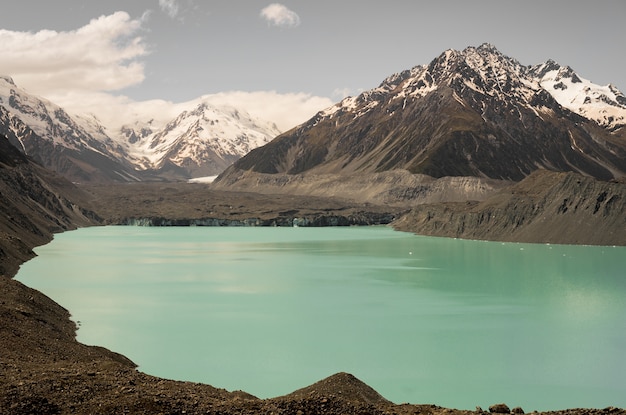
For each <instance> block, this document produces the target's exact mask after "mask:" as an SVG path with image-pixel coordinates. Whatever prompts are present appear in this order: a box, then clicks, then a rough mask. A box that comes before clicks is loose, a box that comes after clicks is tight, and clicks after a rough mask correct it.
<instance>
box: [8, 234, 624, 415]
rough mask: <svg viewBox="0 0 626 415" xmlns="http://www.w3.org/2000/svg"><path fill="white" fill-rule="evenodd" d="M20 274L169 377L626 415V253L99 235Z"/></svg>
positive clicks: (97, 337) (394, 239) (254, 389)
mask: <svg viewBox="0 0 626 415" xmlns="http://www.w3.org/2000/svg"><path fill="white" fill-rule="evenodd" d="M36 252H37V254H38V257H37V258H35V259H33V260H31V261H29V262H27V263H26V264H24V265H23V266H22V268H21V270H20V272H19V274H18V275H17V279H18V280H19V281H21V282H23V283H25V284H26V285H28V286H31V287H33V288H36V289H37V290H40V291H42V292H43V293H45V294H47V295H48V296H50V297H51V298H52V299H54V300H55V301H57V302H58V303H60V304H61V305H63V306H64V307H66V308H67V309H68V310H70V312H71V313H72V316H73V317H72V318H73V319H74V321H77V322H80V323H79V325H80V328H79V330H78V340H79V341H81V342H83V343H86V344H95V345H100V346H104V347H107V348H109V349H111V350H114V351H116V352H119V353H122V354H124V355H126V356H127V357H129V358H130V359H132V360H133V361H134V362H135V363H137V364H138V365H139V369H140V370H142V371H144V372H146V373H149V374H152V375H156V376H160V377H164V378H170V379H178V380H187V381H195V382H203V383H208V384H211V385H213V386H215V387H220V388H226V389H228V390H238V389H241V390H245V391H247V392H249V393H252V394H254V395H256V396H258V397H261V398H268V397H274V396H279V395H284V394H287V393H290V392H292V391H294V390H296V389H299V388H301V387H304V386H308V385H310V384H312V383H314V382H316V381H318V380H321V379H323V378H325V377H327V376H330V375H332V374H334V373H337V372H341V371H344V372H349V373H352V374H353V375H355V376H356V377H358V378H359V379H361V380H363V381H364V382H365V383H367V384H368V385H370V386H372V387H373V388H374V389H376V390H377V391H378V392H379V393H381V394H382V395H383V396H384V397H386V398H387V399H390V400H392V401H394V402H396V403H402V402H410V403H416V404H422V403H434V404H437V405H441V406H445V407H453V408H459V409H472V410H473V409H474V408H475V407H476V406H477V405H479V406H481V407H483V408H487V407H488V406H489V405H491V404H494V403H497V402H505V403H507V404H508V405H509V406H510V407H514V406H521V407H522V408H523V409H524V410H525V411H526V412H530V411H533V410H552V409H564V408H574V407H595V408H604V407H606V406H619V407H626V248H624V247H590V246H564V245H540V244H515V243H499V242H479V241H463V240H455V239H446V238H431V237H422V236H415V235H412V234H408V233H402V232H396V231H393V230H392V229H390V228H387V227H337V228H232V227H231V228H219V227H215V228H209V227H191V228H145V227H121V226H120V227H95V228H87V229H80V230H77V231H72V232H66V233H63V234H59V235H56V236H55V239H54V241H53V242H52V243H50V244H48V245H46V246H42V247H39V248H37V249H36Z"/></svg>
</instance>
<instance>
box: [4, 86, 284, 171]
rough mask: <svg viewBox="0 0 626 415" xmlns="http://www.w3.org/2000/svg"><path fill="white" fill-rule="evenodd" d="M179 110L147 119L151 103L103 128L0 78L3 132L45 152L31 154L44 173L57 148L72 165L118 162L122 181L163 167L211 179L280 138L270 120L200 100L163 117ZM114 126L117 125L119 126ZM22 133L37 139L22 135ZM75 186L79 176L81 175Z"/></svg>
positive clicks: (24, 146)
mask: <svg viewBox="0 0 626 415" xmlns="http://www.w3.org/2000/svg"><path fill="white" fill-rule="evenodd" d="M183 105H184V104H170V105H166V107H167V108H166V110H165V111H164V110H163V108H162V107H163V105H161V106H160V107H159V109H158V111H156V112H155V114H151V113H150V109H151V108H152V109H153V108H155V106H154V104H150V105H146V108H141V109H140V110H139V111H134V110H131V111H129V119H128V120H124V122H125V123H123V125H122V127H115V126H105V125H103V122H102V121H101V120H100V119H99V118H98V117H97V115H94V114H72V115H70V114H68V113H67V112H66V111H65V110H64V109H63V108H61V107H59V106H58V105H56V104H54V103H52V102H51V101H49V100H47V99H44V98H40V97H37V96H35V95H32V94H29V93H28V92H27V91H25V90H23V89H21V88H19V87H18V86H17V85H16V84H15V83H14V82H13V80H12V79H11V78H10V77H8V76H2V77H0V106H3V107H4V108H5V109H6V111H7V114H8V115H7V117H9V119H7V120H6V121H4V123H5V124H6V126H4V128H5V129H6V128H8V129H12V130H13V131H12V133H11V134H10V135H11V136H12V137H14V141H16V140H17V141H18V142H16V145H18V146H19V147H21V148H22V150H23V151H24V152H26V153H36V152H37V151H40V152H45V153H47V154H40V155H38V157H37V155H36V154H31V155H35V156H36V159H38V160H39V161H40V162H42V163H43V164H44V165H46V164H50V165H49V166H48V167H51V168H54V167H58V166H54V165H59V164H64V162H62V161H58V160H59V157H67V155H65V156H59V157H55V158H54V160H52V157H51V156H50V155H49V154H48V153H49V152H50V151H52V149H54V151H55V152H57V151H58V152H59V153H62V152H63V150H62V149H64V148H65V149H70V150H72V156H71V157H72V160H73V161H75V160H76V159H80V158H81V155H80V154H81V153H84V154H83V156H84V157H86V158H89V159H90V160H92V159H93V156H90V155H87V153H89V152H97V153H99V154H100V156H101V157H104V158H108V159H110V160H111V161H112V162H114V163H121V164H123V165H125V166H127V167H129V168H130V170H129V171H127V172H125V173H124V174H123V175H122V176H123V177H125V178H127V179H128V178H129V177H133V173H132V169H133V168H134V169H135V170H137V171H138V172H141V171H146V170H148V171H150V174H152V175H154V174H157V175H160V174H161V172H160V170H162V169H165V170H168V171H169V172H168V174H167V176H168V177H172V178H190V177H197V175H204V176H206V175H214V174H219V173H220V172H221V171H222V170H223V169H225V168H226V167H227V166H228V165H230V164H231V163H232V162H233V161H235V160H236V159H238V158H239V157H241V156H243V155H244V154H246V153H247V152H248V151H250V150H251V149H253V148H255V147H258V146H260V145H263V144H265V143H267V142H269V141H270V140H271V139H272V138H274V137H275V136H277V135H278V134H280V131H279V130H278V128H277V127H276V125H275V124H273V123H271V122H268V121H263V120H260V119H255V118H253V117H251V116H250V115H249V114H247V113H246V112H244V111H241V110H238V109H236V108H234V107H230V106H219V107H218V106H214V105H210V104H208V103H207V102H202V100H200V101H195V102H190V103H189V104H188V105H193V107H190V108H188V109H185V110H182V111H181V112H180V113H179V114H178V115H177V116H176V117H172V118H173V119H171V118H170V119H168V118H166V117H168V116H169V117H171V115H168V114H175V111H180V107H181V106H183ZM135 109H137V108H135ZM117 122H118V124H117V125H118V126H119V125H121V124H122V123H120V122H119V120H117ZM26 128H28V129H29V131H32V132H33V133H34V134H35V135H36V136H37V137H36V138H35V137H34V136H32V135H30V134H25V133H24V130H25V129H26ZM18 130H19V131H18ZM24 140H29V143H26V142H25V141H24ZM42 140H43V141H42ZM84 164H85V165H88V164H90V162H87V163H84ZM172 169H173V170H174V173H172ZM74 179H76V180H78V178H74ZM80 180H85V177H83V175H81V178H80ZM133 180H134V178H133Z"/></svg>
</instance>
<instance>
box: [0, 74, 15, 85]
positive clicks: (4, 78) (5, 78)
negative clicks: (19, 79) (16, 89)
mask: <svg viewBox="0 0 626 415" xmlns="http://www.w3.org/2000/svg"><path fill="white" fill-rule="evenodd" d="M0 80H2V81H4V82H6V83H7V84H10V85H13V86H16V85H15V82H14V81H13V78H11V77H10V76H8V75H0Z"/></svg>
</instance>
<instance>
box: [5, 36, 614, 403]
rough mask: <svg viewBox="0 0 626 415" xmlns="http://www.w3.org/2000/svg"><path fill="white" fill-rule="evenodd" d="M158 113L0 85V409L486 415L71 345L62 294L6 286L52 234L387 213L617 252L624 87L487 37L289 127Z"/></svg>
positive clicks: (428, 230)
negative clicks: (243, 378)
mask: <svg viewBox="0 0 626 415" xmlns="http://www.w3.org/2000/svg"><path fill="white" fill-rule="evenodd" d="M171 115H172V116H171V117H170V118H162V119H159V120H156V121H155V120H152V121H151V119H150V117H140V118H134V119H128V120H123V121H122V122H121V123H120V124H121V125H123V128H119V129H116V130H115V131H112V130H113V129H112V127H110V126H105V125H103V124H101V123H100V122H99V121H98V119H97V117H96V116H85V115H84V114H83V115H76V114H68V113H67V112H65V110H63V109H62V108H61V107H59V106H57V105H56V104H54V103H52V102H50V101H47V100H45V99H43V98H41V97H36V96H33V95H30V94H28V93H27V92H26V91H24V90H22V89H21V88H20V87H19V86H18V85H15V83H14V82H13V80H12V79H11V78H10V77H7V76H3V77H1V78H0V135H1V136H0V174H1V176H0V193H1V194H2V198H1V199H0V210H2V212H3V215H2V216H1V217H0V274H1V275H2V276H1V277H0V288H1V292H2V297H1V298H0V349H2V350H3V353H2V355H1V356H0V364H1V365H2V373H0V412H3V413H14V414H30V413H51V414H58V413H62V414H65V413H125V412H131V413H137V414H142V413H146V414H147V413H216V414H217V413H221V414H235V413H259V412H266V413H270V412H273V413H346V414H348V413H354V414H357V413H361V414H362V413H380V414H383V413H397V414H417V413H419V414H424V415H426V414H432V415H438V414H444V413H459V414H460V413H464V414H469V413H477V414H478V413H483V410H482V409H477V410H476V412H473V411H459V410H453V409H446V408H441V407H438V406H435V405H430V404H427V405H417V404H394V403H391V402H388V401H387V400H386V399H384V398H383V397H381V396H380V395H378V393H376V392H375V391H373V390H372V389H371V388H370V387H368V386H367V385H365V384H363V383H362V382H360V381H359V380H358V379H356V378H354V377H353V376H352V375H349V374H346V373H338V374H336V375H333V376H331V377H329V378H328V379H325V380H323V381H320V382H319V383H316V384H315V385H312V386H310V387H307V388H305V389H302V390H299V391H296V392H294V393H293V394H290V395H287V396H284V397H279V398H275V399H267V400H262V399H258V398H256V397H253V396H251V395H249V394H247V393H245V392H241V391H235V392H228V391H225V390H221V389H216V388H214V387H212V386H208V385H200V384H195V383H190V382H174V381H169V380H164V379H159V378H155V377H152V376H148V375H146V374H144V373H141V372H140V371H137V370H136V368H135V364H134V363H133V362H131V361H130V360H129V359H128V358H126V357H124V356H121V355H119V354H117V353H115V351H109V350H106V349H104V348H102V347H98V346H88V345H83V344H80V343H78V342H77V341H76V339H75V337H76V329H77V327H76V324H75V323H74V322H73V321H71V319H70V317H71V316H70V313H69V312H68V311H67V310H65V309H64V308H63V307H62V305H59V304H56V303H55V302H54V301H52V300H51V299H49V298H48V297H46V296H45V295H44V294H42V293H39V292H37V291H35V290H31V289H29V288H28V287H26V286H24V285H22V284H21V283H19V282H17V281H15V280H14V279H12V277H13V276H14V275H15V274H16V272H17V271H18V269H19V266H20V264H22V263H24V262H25V261H27V260H29V259H30V258H32V257H33V256H34V255H35V253H34V252H33V248H35V247H36V246H39V245H42V244H45V243H48V242H49V241H50V240H52V238H53V237H54V234H55V233H59V232H65V231H69V230H72V229H76V228H78V227H87V226H102V225H150V226H209V225H210V226H336V225H370V224H385V225H391V226H393V227H394V228H395V229H398V230H402V231H407V232H414V233H418V234H422V235H431V236H443V237H454V238H465V239H480V240H492V241H515V242H533V243H553V244H581V245H626V181H625V177H626V135H625V134H626V128H625V127H626V98H625V97H624V95H623V94H622V93H621V92H620V91H618V90H617V89H616V88H614V87H612V86H610V85H609V86H606V87H602V86H598V85H595V84H592V83H591V82H589V81H587V80H585V79H584V78H582V77H580V76H578V75H577V74H576V73H575V72H574V71H573V70H572V69H571V68H569V67H566V66H561V65H559V64H557V63H556V62H554V61H548V62H545V63H542V64H539V65H534V66H523V65H521V64H519V62H517V61H516V60H515V59H512V58H509V57H507V56H505V55H503V54H501V53H500V52H499V51H498V50H497V49H495V47H493V46H492V45H489V44H484V45H481V46H479V47H469V48H467V49H465V50H462V51H455V50H448V51H445V52H443V53H442V54H441V55H440V56H438V57H437V58H435V59H434V60H433V61H432V62H431V63H429V64H427V65H419V66H416V67H414V68H412V69H409V70H406V71H403V72H400V73H397V74H393V75H391V76H389V77H388V78H386V79H385V80H384V81H383V82H382V83H381V84H380V85H379V86H378V87H376V88H373V89H371V90H368V91H365V92H363V93H362V94H360V95H359V96H357V97H348V98H345V99H344V100H342V101H341V102H339V103H337V104H336V105H334V106H332V107H330V108H326V109H322V110H321V111H319V112H318V113H317V114H316V115H315V116H314V117H313V118H311V119H310V120H308V121H306V122H304V123H302V124H301V125H298V126H295V127H294V128H292V129H290V130H288V131H286V132H284V133H282V134H281V133H280V132H279V131H277V129H276V126H275V124H273V123H271V122H269V121H263V120H257V119H253V117H250V116H249V115H247V114H245V113H244V112H242V111H240V110H238V109H236V108H216V107H213V106H211V105H208V104H202V103H198V104H197V105H196V106H194V107H191V108H185V109H184V110H181V111H179V112H177V113H175V114H171ZM118 127H120V126H118ZM216 174H219V176H218V177H217V179H216V180H215V182H213V183H211V184H201V183H188V180H189V179H192V178H195V177H200V176H208V175H216ZM329 341H332V339H329ZM296 387H298V385H294V389H295V388H296ZM494 411H495V409H494ZM558 413H563V414H566V413H568V414H576V415H582V414H625V413H626V411H624V409H619V408H612V407H609V408H604V409H571V410H564V411H561V412H558Z"/></svg>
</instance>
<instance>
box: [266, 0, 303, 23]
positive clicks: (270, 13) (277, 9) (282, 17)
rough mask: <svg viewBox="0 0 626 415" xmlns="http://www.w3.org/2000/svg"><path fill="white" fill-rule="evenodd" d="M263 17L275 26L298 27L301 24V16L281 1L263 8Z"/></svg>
mask: <svg viewBox="0 0 626 415" xmlns="http://www.w3.org/2000/svg"><path fill="white" fill-rule="evenodd" d="M261 17H262V18H264V19H265V20H266V21H267V22H268V23H269V24H270V25H273V26H283V27H296V26H299V25H300V16H298V15H297V14H296V13H295V12H294V11H292V10H289V9H288V8H287V7H285V6H284V5H282V4H280V3H272V4H270V5H269V6H267V7H266V8H264V9H263V10H261Z"/></svg>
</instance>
